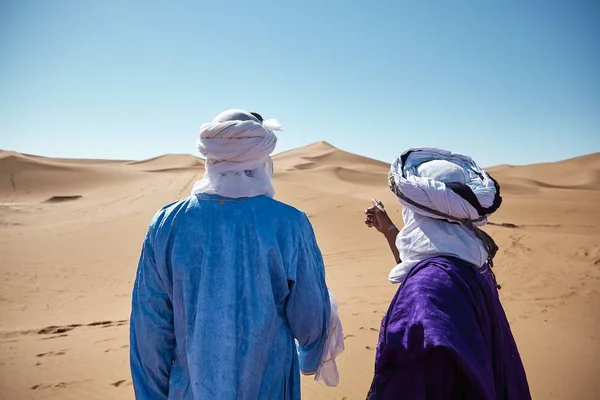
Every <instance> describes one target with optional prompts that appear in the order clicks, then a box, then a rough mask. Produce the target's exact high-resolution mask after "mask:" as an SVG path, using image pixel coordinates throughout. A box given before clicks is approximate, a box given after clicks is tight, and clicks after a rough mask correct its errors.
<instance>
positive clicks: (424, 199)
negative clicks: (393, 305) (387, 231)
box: [389, 148, 501, 283]
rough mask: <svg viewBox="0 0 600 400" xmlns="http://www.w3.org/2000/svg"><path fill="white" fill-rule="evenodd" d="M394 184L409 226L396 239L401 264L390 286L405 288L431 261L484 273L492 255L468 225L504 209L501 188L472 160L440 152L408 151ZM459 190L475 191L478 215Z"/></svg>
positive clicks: (398, 161)
mask: <svg viewBox="0 0 600 400" xmlns="http://www.w3.org/2000/svg"><path fill="white" fill-rule="evenodd" d="M390 185H391V186H392V190H393V191H394V192H395V193H396V195H397V196H398V200H399V201H400V202H401V203H402V204H403V206H404V210H403V213H402V217H403V219H404V227H403V228H402V229H401V230H400V233H399V234H398V237H397V238H396V247H397V248H398V250H399V252H400V259H401V260H402V261H401V263H400V264H398V265H397V266H396V267H394V268H393V269H392V270H391V272H390V275H389V280H390V281H391V282H393V283H401V282H402V281H403V280H404V278H405V277H406V276H407V275H408V274H409V273H410V271H411V270H412V269H413V268H414V267H415V266H416V265H417V264H419V263H420V262H422V261H424V260H426V259H428V258H431V257H435V256H444V255H445V256H454V257H457V258H460V259H463V260H465V261H467V262H470V263H471V264H474V265H475V266H477V267H479V268H481V267H483V266H484V264H485V263H486V261H487V260H488V258H489V257H490V256H493V254H491V255H490V254H489V252H488V250H487V249H486V246H485V245H484V243H483V242H482V241H481V240H480V238H478V236H477V235H476V234H475V232H474V230H473V229H472V228H470V227H469V225H470V224H472V225H473V226H481V225H484V224H486V223H487V216H488V215H490V214H491V213H493V212H494V211H496V210H497V209H498V207H499V206H500V203H501V197H500V188H499V186H498V184H497V183H496V182H495V181H494V180H493V179H492V178H491V177H490V176H489V174H488V173H487V172H485V171H484V170H483V169H481V168H480V167H479V166H478V165H477V164H476V163H475V162H474V161H473V160H472V159H471V158H469V157H466V156H463V155H460V154H454V153H451V152H449V151H446V150H441V149H435V148H417V149H408V150H406V151H405V152H403V153H402V154H401V155H400V156H398V157H397V158H396V160H395V161H394V163H393V164H392V166H391V168H390ZM457 185H458V186H462V188H463V189H467V191H469V190H470V191H471V192H472V194H473V195H474V198H475V199H476V201H477V202H478V203H479V206H480V207H479V210H478V209H476V207H474V206H473V205H472V204H471V203H470V202H469V201H467V200H466V199H465V198H463V197H462V196H461V195H459V194H458V193H457V192H456V191H455V190H453V189H451V188H450V186H452V187H454V188H456V186H457ZM419 206H424V207H425V208H427V209H430V210H433V211H435V212H436V213H434V212H433V211H432V212H429V211H427V210H424V209H423V208H420V207H419ZM437 213H442V214H445V215H447V216H449V217H451V218H452V219H451V221H452V222H449V221H448V219H449V218H444V217H443V216H440V215H438V214H437Z"/></svg>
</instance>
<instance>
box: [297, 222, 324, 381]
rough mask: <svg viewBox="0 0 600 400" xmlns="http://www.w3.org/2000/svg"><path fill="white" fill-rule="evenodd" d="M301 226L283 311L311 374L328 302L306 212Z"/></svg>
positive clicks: (317, 362)
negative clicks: (295, 260)
mask: <svg viewBox="0 0 600 400" xmlns="http://www.w3.org/2000/svg"><path fill="white" fill-rule="evenodd" d="M300 229H301V232H300V238H301V239H300V241H301V243H300V245H299V247H298V257H297V262H296V265H295V267H294V268H292V269H291V270H290V275H289V276H288V282H289V286H290V293H289V295H288V300H287V305H286V315H287V319H288V323H289V324H290V328H291V330H292V333H293V335H294V338H296V340H297V341H298V343H299V345H300V347H299V349H298V360H299V363H300V370H301V371H302V373H304V374H313V373H315V372H316V371H317V369H318V368H319V366H320V364H321V356H322V354H323V350H324V346H325V343H326V336H327V328H328V324H329V315H330V313H331V305H330V303H329V292H328V291H327V285H326V284H325V266H324V264H323V256H322V255H321V251H320V250H319V247H318V245H317V241H316V238H315V235H314V231H313V228H312V226H311V224H310V221H309V220H308V218H307V217H306V216H305V217H304V218H303V220H302V225H301V227H300Z"/></svg>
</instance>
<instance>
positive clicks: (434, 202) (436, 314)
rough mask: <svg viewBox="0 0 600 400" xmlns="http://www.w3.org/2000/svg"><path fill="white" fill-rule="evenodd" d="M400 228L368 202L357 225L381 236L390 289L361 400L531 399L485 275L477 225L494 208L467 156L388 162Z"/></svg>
mask: <svg viewBox="0 0 600 400" xmlns="http://www.w3.org/2000/svg"><path fill="white" fill-rule="evenodd" d="M389 181H390V188H391V190H392V192H393V193H394V194H395V195H396V196H397V197H398V199H399V201H400V202H401V203H402V204H403V206H404V208H403V219H404V227H403V228H402V229H401V230H400V231H399V230H398V229H397V228H396V226H395V225H394V224H393V223H392V221H391V219H390V218H389V216H388V215H387V213H386V212H385V209H384V207H383V204H381V203H380V202H377V201H376V200H374V202H373V206H372V207H371V208H369V209H367V210H365V213H366V221H365V223H366V224H367V226H369V227H375V228H376V229H377V230H378V231H379V232H381V233H383V234H384V236H385V237H386V239H387V241H388V243H389V245H390V248H391V250H392V253H393V254H394V258H395V259H396V263H397V265H396V267H395V268H394V269H392V271H391V273H390V276H389V279H390V281H392V282H393V283H397V284H399V285H400V286H399V288H398V291H397V293H396V295H395V296H394V298H393V300H392V302H391V304H390V307H389V309H388V311H387V313H386V315H385V316H384V318H383V321H382V325H381V331H380V334H379V344H378V346H377V353H376V359H375V374H374V378H373V381H372V384H371V388H370V390H369V393H368V395H367V399H368V400H380V399H381V400H387V399H394V400H395V399H409V400H417V399H419V400H420V399H423V400H425V399H427V400H429V399H436V400H437V399H440V400H441V399H486V400H492V399H494V400H495V399H507V400H528V399H531V395H530V392H529V387H528V383H527V378H526V375H525V370H524V368H523V364H522V362H521V358H520V356H519V352H518V350H517V346H516V343H515V340H514V338H513V335H512V333H511V330H510V326H509V324H508V320H507V318H506V315H505V313H504V310H503V308H502V305H501V303H500V299H499V297H498V290H497V288H499V285H497V283H496V278H495V276H494V273H493V272H492V269H491V268H492V266H493V258H494V255H495V253H496V251H497V249H498V247H497V246H496V244H495V243H494V241H493V239H492V238H491V237H490V236H489V235H487V234H486V233H485V232H483V231H482V230H480V229H479V228H478V226H481V225H484V224H485V223H486V222H487V217H488V216H489V215H490V214H492V213H493V212H495V211H496V210H497V209H498V208H499V207H500V204H501V200H502V199H501V197H500V187H499V185H498V183H497V182H496V181H495V180H494V179H493V178H492V177H491V176H490V175H489V174H488V173H487V172H485V171H484V170H483V169H481V168H479V167H478V166H477V164H475V163H474V162H473V160H471V159H470V158H469V157H466V156H462V155H460V154H454V153H450V152H447V151H444V150H439V149H431V148H419V149H409V150H407V151H405V152H404V153H402V154H401V155H400V156H399V157H398V158H397V159H396V160H395V161H394V163H393V164H392V166H391V170H390V179H389Z"/></svg>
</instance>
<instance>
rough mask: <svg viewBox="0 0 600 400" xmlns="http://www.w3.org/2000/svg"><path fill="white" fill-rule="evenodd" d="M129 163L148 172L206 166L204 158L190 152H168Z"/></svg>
mask: <svg viewBox="0 0 600 400" xmlns="http://www.w3.org/2000/svg"><path fill="white" fill-rule="evenodd" d="M127 165H130V166H134V167H136V168H138V169H140V170H142V171H147V172H167V171H180V170H183V169H199V168H204V160H202V159H200V158H198V157H194V156H192V155H189V154H166V155H163V156H159V157H154V158H150V159H148V160H144V161H131V162H128V163H127Z"/></svg>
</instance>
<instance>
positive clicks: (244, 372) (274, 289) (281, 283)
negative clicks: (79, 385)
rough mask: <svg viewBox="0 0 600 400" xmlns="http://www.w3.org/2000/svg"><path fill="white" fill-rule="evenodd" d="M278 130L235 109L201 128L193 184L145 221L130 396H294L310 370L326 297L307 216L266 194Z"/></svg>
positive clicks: (320, 349) (325, 324)
mask: <svg viewBox="0 0 600 400" xmlns="http://www.w3.org/2000/svg"><path fill="white" fill-rule="evenodd" d="M279 128H280V127H279V126H278V124H277V123H276V121H273V120H268V121H263V120H262V117H260V115H258V114H255V113H248V112H245V111H242V110H229V111H226V112H224V113H221V114H220V115H218V116H217V117H216V118H215V119H214V120H213V122H212V123H209V124H204V125H203V126H202V128H201V130H200V135H199V139H198V143H197V145H198V149H199V150H200V152H201V153H202V154H203V155H204V156H205V157H206V159H207V160H206V172H205V176H204V179H202V180H200V181H198V182H196V184H195V185H194V189H193V195H192V196H191V197H188V198H185V199H182V200H180V201H178V202H176V203H173V204H169V205H167V206H165V207H164V208H162V209H161V210H160V211H158V213H157V214H156V215H155V217H154V218H153V220H152V222H151V224H150V227H149V228H148V232H147V234H146V237H145V239H144V242H143V247H142V253H141V257H140V260H139V266H138V270H137V275H136V280H135V286H134V290H133V299H132V313H131V328H130V329H131V332H130V336H131V352H130V362H131V373H132V377H133V386H134V390H135V395H136V398H137V399H140V400H145V399H152V400H156V399H219V400H228V399H231V400H233V399H299V398H300V371H302V372H303V373H304V374H315V373H316V372H317V370H318V369H319V367H320V366H321V363H322V358H323V357H322V356H323V354H324V352H325V346H326V342H327V332H328V328H330V326H329V321H330V313H331V306H330V298H329V295H328V289H327V286H326V284H325V270H324V266H323V259H322V256H321V252H320V250H319V247H318V245H317V242H316V240H315V235H314V233H313V229H312V226H311V224H310V222H309V220H308V218H307V216H306V215H305V214H304V213H303V212H301V211H298V210H296V209H295V208H293V207H290V206H288V205H286V204H283V203H280V202H278V201H276V200H274V199H273V198H272V197H273V194H274V190H273V186H272V184H271V176H272V172H273V168H272V161H271V158H270V156H269V155H270V154H271V152H272V151H273V150H274V148H275V144H276V141H277V138H276V137H275V135H274V134H273V130H275V129H279ZM296 340H297V342H298V345H299V348H298V349H297V348H296V345H295V341H296Z"/></svg>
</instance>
